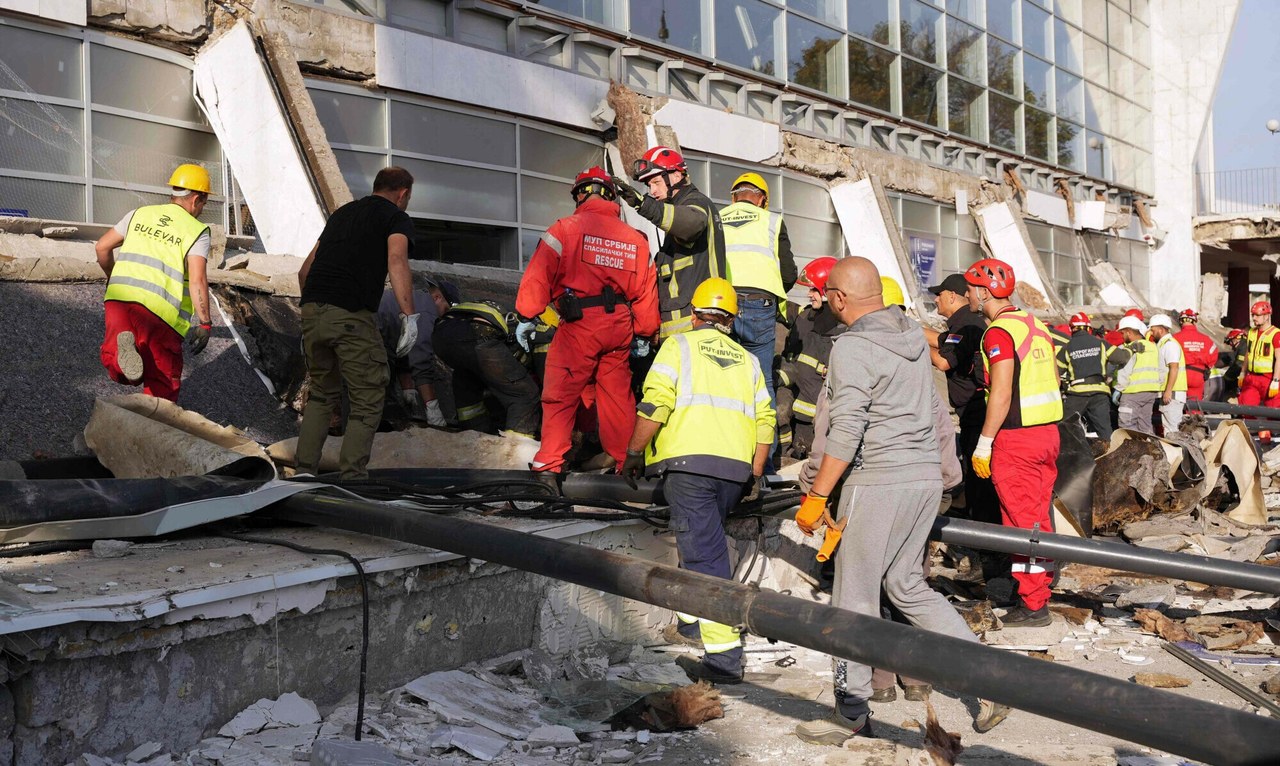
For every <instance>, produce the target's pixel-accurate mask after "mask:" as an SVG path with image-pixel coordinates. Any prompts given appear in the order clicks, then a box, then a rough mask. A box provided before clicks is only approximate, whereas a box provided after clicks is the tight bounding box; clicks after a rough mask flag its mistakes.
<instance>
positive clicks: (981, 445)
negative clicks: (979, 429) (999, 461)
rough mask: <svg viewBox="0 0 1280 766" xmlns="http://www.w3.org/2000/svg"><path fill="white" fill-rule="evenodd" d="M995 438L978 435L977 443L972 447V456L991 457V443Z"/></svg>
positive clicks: (993, 442)
mask: <svg viewBox="0 0 1280 766" xmlns="http://www.w3.org/2000/svg"><path fill="white" fill-rule="evenodd" d="M995 441H996V440H995V438H994V437H991V436H979V437H978V443H977V445H976V446H974V448H973V456H974V457H980V458H989V457H991V445H993V444H995Z"/></svg>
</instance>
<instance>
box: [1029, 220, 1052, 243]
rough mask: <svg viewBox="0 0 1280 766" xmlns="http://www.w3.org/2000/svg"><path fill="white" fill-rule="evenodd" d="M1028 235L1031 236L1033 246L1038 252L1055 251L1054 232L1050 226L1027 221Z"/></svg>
mask: <svg viewBox="0 0 1280 766" xmlns="http://www.w3.org/2000/svg"><path fill="white" fill-rule="evenodd" d="M1027 234H1028V235H1030V237H1031V244H1033V245H1035V246H1036V249H1037V250H1052V249H1053V230H1052V229H1050V228H1049V227H1048V226H1045V225H1044V224H1042V223H1032V222H1031V221H1027Z"/></svg>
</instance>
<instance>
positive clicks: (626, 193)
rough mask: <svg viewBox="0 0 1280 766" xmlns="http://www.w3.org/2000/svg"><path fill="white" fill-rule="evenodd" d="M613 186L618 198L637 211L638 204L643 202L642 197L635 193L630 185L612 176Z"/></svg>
mask: <svg viewBox="0 0 1280 766" xmlns="http://www.w3.org/2000/svg"><path fill="white" fill-rule="evenodd" d="M613 186H614V188H616V189H617V190H618V197H620V198H621V199H622V201H623V202H626V203H627V204H628V205H630V206H631V207H633V208H635V209H637V210H639V209H640V203H641V202H643V201H644V197H642V196H640V192H638V191H636V190H635V188H634V187H632V186H631V184H629V183H627V182H626V181H624V180H622V179H621V178H619V177H617V176H613Z"/></svg>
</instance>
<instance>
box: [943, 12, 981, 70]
mask: <svg viewBox="0 0 1280 766" xmlns="http://www.w3.org/2000/svg"><path fill="white" fill-rule="evenodd" d="M984 49H985V46H984V45H983V35H982V30H981V29H978V28H977V27H971V26H969V25H968V24H965V23H963V22H960V21H956V20H955V19H951V20H949V21H948V22H947V69H949V70H951V71H952V72H955V73H956V74H958V75H961V76H963V77H964V78H965V79H967V80H972V81H973V82H978V83H981V82H983V81H984V79H983V78H984V77H985V76H986V74H987V65H986V62H985V61H983V56H982V53H983V50H984Z"/></svg>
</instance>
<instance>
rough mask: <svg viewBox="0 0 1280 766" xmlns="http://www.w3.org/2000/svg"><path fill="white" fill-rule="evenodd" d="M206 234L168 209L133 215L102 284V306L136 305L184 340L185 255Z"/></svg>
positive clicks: (187, 304) (187, 300)
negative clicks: (104, 285)
mask: <svg viewBox="0 0 1280 766" xmlns="http://www.w3.org/2000/svg"><path fill="white" fill-rule="evenodd" d="M208 230H209V226H208V225H207V224H204V223H201V222H200V221H198V220H196V218H194V217H193V216H192V215H191V214H190V213H188V212H187V211H185V210H183V209H182V208H181V207H179V206H178V205H175V204H173V203H167V204H164V205H146V206H144V207H140V208H138V209H137V210H135V211H134V213H133V217H131V218H130V219H129V230H128V232H127V233H126V234H125V237H124V242H122V243H121V244H120V250H119V252H118V253H117V254H116V259H115V261H116V262H115V266H114V267H112V269H111V279H110V280H108V281H107V293H106V296H105V297H106V300H109V301H125V302H128V303H137V304H140V305H142V306H144V307H146V309H147V310H148V311H150V312H151V313H152V314H155V315H156V316H157V317H159V318H160V319H162V320H163V321H164V323H165V324H167V325H169V326H170V327H172V328H173V329H174V331H175V332H177V333H178V334H179V335H182V336H184V337H185V336H186V334H187V330H188V329H190V328H191V314H192V307H191V287H190V285H189V284H188V280H187V253H189V252H190V251H191V248H192V246H193V245H195V243H196V240H197V239H199V238H200V236H201V235H202V234H204V233H205V232H206V231H208Z"/></svg>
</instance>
